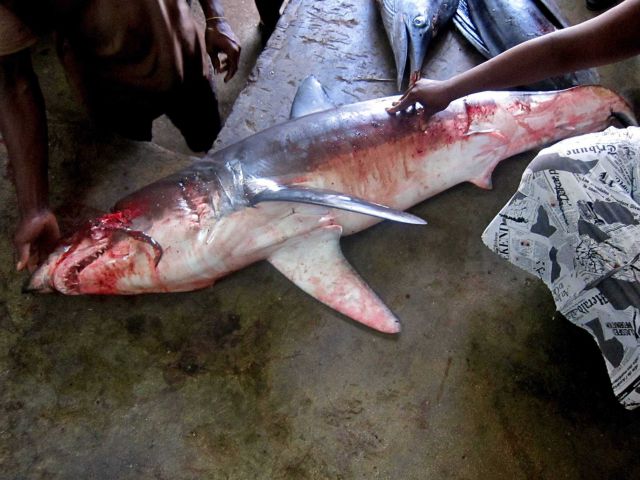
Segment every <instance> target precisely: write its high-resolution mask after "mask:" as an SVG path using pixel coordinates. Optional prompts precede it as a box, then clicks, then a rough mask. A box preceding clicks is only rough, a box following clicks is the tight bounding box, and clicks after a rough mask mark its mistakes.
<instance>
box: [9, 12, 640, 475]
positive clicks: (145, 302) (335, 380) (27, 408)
mask: <svg viewBox="0 0 640 480" xmlns="http://www.w3.org/2000/svg"><path fill="white" fill-rule="evenodd" d="M308 3H311V2H308ZM339 3H340V2H336V4H337V5H338V7H337V8H338V10H337V11H336V12H334V14H335V18H334V20H335V21H334V23H333V24H334V25H335V26H336V27H335V28H336V32H335V33H336V34H338V33H339V25H341V23H340V22H343V23H345V24H350V25H352V26H353V27H354V28H356V27H357V22H356V21H355V20H354V21H353V22H356V23H353V22H351V20H353V19H351V18H350V17H349V12H352V11H355V10H356V9H357V8H356V7H357V5H355V4H353V5H351V6H352V7H353V9H350V8H348V7H349V5H348V3H349V2H343V3H344V5H342V6H341V5H339ZM561 4H562V5H563V7H565V8H566V9H567V10H566V11H567V15H568V16H569V17H570V19H571V20H573V21H577V20H582V19H585V18H588V16H589V15H590V14H589V13H588V12H587V11H586V10H585V9H584V6H583V5H582V3H581V2H568V1H566V2H561ZM304 5H305V2H302V1H301V0H299V1H297V2H295V1H294V2H291V6H290V8H302V7H304ZM225 6H226V7H227V13H228V15H229V17H230V18H231V21H232V24H233V26H234V28H235V29H236V32H238V34H239V36H241V40H242V43H243V46H244V50H243V62H244V64H243V68H242V70H241V72H240V75H239V76H238V77H237V78H236V79H234V80H233V81H232V82H231V83H230V84H229V85H227V86H223V87H221V98H222V107H221V108H222V111H223V114H224V116H225V117H226V118H227V119H228V126H227V128H226V129H225V131H224V132H223V135H221V140H220V142H221V143H224V142H227V143H229V142H231V141H233V140H234V138H235V139H238V138H237V137H239V136H241V135H242V133H241V130H242V129H245V130H246V133H247V134H248V133H251V131H252V130H259V129H261V128H264V126H266V125H268V124H272V123H275V121H276V120H279V119H282V118H281V117H282V116H283V115H284V116H286V111H288V105H289V102H290V100H291V98H292V93H293V92H294V91H295V85H296V82H295V81H291V82H282V87H281V90H280V91H278V92H274V91H268V92H266V94H268V95H269V97H270V98H271V100H269V99H266V100H263V101H262V100H256V98H259V97H258V93H255V92H254V93H252V89H254V90H256V89H260V88H261V86H262V85H263V83H261V78H264V77H265V76H266V77H269V76H277V75H278V74H282V75H285V76H286V75H288V74H289V75H292V77H294V76H299V75H300V76H306V74H305V75H303V73H304V72H298V71H296V72H293V70H292V69H293V67H288V68H290V71H287V69H286V68H285V69H284V71H282V70H278V68H277V67H278V66H280V65H283V64H286V59H284V60H283V59H280V61H278V62H276V63H274V64H273V66H272V67H271V68H270V67H269V65H270V63H269V62H271V61H272V60H274V59H275V60H278V59H279V58H280V57H279V56H278V49H279V48H280V51H282V48H284V47H282V48H281V46H282V45H283V42H286V41H287V39H288V38H289V37H287V35H286V30H281V31H279V32H276V37H275V38H274V39H272V41H273V42H274V43H273V44H272V45H271V50H269V48H268V49H267V51H266V55H267V56H266V57H265V56H263V57H261V59H260V60H259V63H258V66H257V67H256V68H255V69H254V70H253V73H252V74H251V76H249V72H250V71H251V69H252V68H253V62H254V61H255V56H256V55H257V53H258V52H259V50H260V46H259V38H258V34H257V30H256V25H257V21H258V20H257V14H256V12H255V9H254V7H253V3H252V2H250V1H247V0H245V1H241V2H226V3H225ZM340 8H343V11H341V10H340ZM315 14H316V13H314V10H313V9H312V8H310V9H308V10H299V11H297V12H296V14H295V15H293V14H291V15H290V16H289V20H291V21H292V22H293V21H296V19H297V21H300V19H302V18H304V16H305V15H311V16H312V17H313V15H315ZM325 20H326V18H325ZM338 20H340V21H338ZM318 21H319V20H318ZM327 35H329V34H327ZM383 35H384V34H380V32H378V34H377V37H376V38H377V39H378V40H379V39H381V38H382V39H383V38H384V37H383ZM452 35H453V34H452ZM315 40H318V38H317V37H316V38H315ZM380 41H382V40H380ZM278 42H279V43H278ZM313 42H314V38H313V37H309V39H308V43H310V44H311V43H313ZM450 42H454V43H453V44H452V43H450ZM315 43H320V42H319V40H318V42H315ZM279 45H280V46H279ZM330 45H331V44H330V43H329V46H330ZM448 45H456V44H455V40H451V39H450V38H449V39H443V40H442V41H441V42H440V43H439V44H438V45H436V46H435V47H434V48H436V49H440V50H442V49H444V48H445V47H446V46H448ZM320 46H321V47H326V46H327V45H326V44H321V45H320ZM380 48H383V49H384V48H387V49H388V47H382V46H381V47H380ZM389 59H390V57H389ZM35 61H36V67H37V69H38V71H39V73H40V78H41V80H42V82H43V89H44V93H45V96H46V100H47V106H48V114H49V126H50V132H51V145H50V149H51V183H52V194H51V201H52V204H53V205H54V206H55V207H56V209H57V210H58V211H59V214H60V217H61V219H62V221H63V224H64V225H65V226H67V227H70V226H72V225H73V224H74V222H76V221H77V218H78V217H79V216H81V215H85V214H87V213H88V212H90V211H92V210H93V209H107V208H108V207H109V206H110V205H111V204H112V203H113V202H114V201H115V200H116V199H117V198H119V197H120V196H122V195H123V194H124V193H126V192H128V191H131V190H132V189H134V188H137V187H139V186H141V185H144V184H146V183H148V182H150V181H151V180H152V179H155V178H158V177H160V176H162V175H164V174H168V173H170V172H172V171H175V170H177V169H178V168H180V167H181V166H184V165H186V164H187V163H188V162H189V159H188V158H187V157H186V156H185V154H188V151H187V150H186V147H184V146H183V144H182V143H181V140H180V138H179V137H178V136H177V134H176V133H175V130H174V129H173V127H171V126H170V125H169V124H167V123H166V122H164V121H159V122H158V124H157V125H156V130H155V132H156V138H155V143H154V144H144V143H133V142H128V141H124V140H122V139H119V138H116V137H113V136H110V135H106V134H104V133H99V132H96V131H95V130H93V129H92V128H91V126H90V124H89V123H88V121H87V119H86V118H85V116H84V114H83V113H82V112H81V111H80V110H79V109H78V107H77V106H76V103H75V101H74V99H73V95H72V93H71V92H70V91H69V89H68V87H67V85H66V82H65V80H64V74H63V73H62V72H61V71H60V69H59V67H58V65H57V62H56V59H55V55H54V52H53V51H52V49H51V46H50V44H49V43H47V42H46V41H45V42H43V43H42V44H41V45H39V46H38V47H37V48H36V50H35ZM355 61H357V59H356V60H355ZM390 61H391V60H388V62H390ZM360 63H362V64H363V66H362V68H365V67H366V66H367V65H366V62H364V61H363V62H360ZM390 65H392V64H390ZM322 67H323V68H324V70H325V71H326V70H327V69H328V68H327V67H326V65H322ZM639 67H640V65H639V64H638V62H637V61H635V60H634V61H629V62H625V63H624V64H623V65H618V66H615V67H609V68H608V69H603V70H601V72H602V73H603V83H605V84H609V85H610V86H613V87H615V88H616V89H617V90H619V91H621V90H622V91H624V93H626V94H627V95H629V96H630V97H631V98H633V97H634V96H636V90H634V86H635V85H638V84H640V83H639V82H638V80H640V75H639V74H640V68H639ZM309 73H315V74H316V75H322V72H309ZM247 78H249V81H248V83H246V82H247ZM391 78H393V75H391ZM245 85H248V88H247V89H245V90H244V92H249V93H244V92H243V94H241V95H240V98H239V99H238V102H237V103H236V106H235V108H233V110H231V105H232V104H233V102H234V100H235V98H236V96H237V95H238V92H239V91H240V90H242V89H243V87H244V86H245ZM392 89H393V82H392V81H391V82H389V81H386V80H385V79H380V78H376V79H373V77H369V78H359V79H351V83H348V85H347V86H346V87H344V86H343V87H341V88H334V89H333V93H334V94H336V96H337V97H338V99H339V101H340V102H342V103H345V102H346V101H347V98H348V97H349V96H350V95H356V96H360V97H366V96H368V95H370V97H369V98H372V97H374V96H376V95H380V93H381V92H383V91H389V90H392ZM330 90H331V88H330ZM276 94H277V95H279V97H278V100H277V101H276V100H274V99H273V98H274V95H276ZM261 102H263V103H261ZM266 102H271V103H272V104H276V103H277V104H278V110H277V111H274V110H273V109H274V108H275V107H273V105H271V104H269V105H271V106H270V108H266V107H265V105H267V103H266ZM251 103H253V106H254V107H255V108H254V110H250V109H249V108H248V107H247V104H251ZM270 112H271V113H270ZM167 149H170V150H175V151H177V152H179V153H177V154H171V153H169V151H168V150H167ZM532 156H533V154H525V155H520V156H518V157H516V158H514V159H511V160H509V161H508V162H504V163H503V164H502V165H500V166H499V167H498V169H497V171H496V172H495V175H494V187H495V188H494V190H491V191H484V190H480V189H478V188H477V187H474V186H472V185H461V186H459V187H456V188H454V189H451V190H449V191H447V192H444V193H443V194H441V195H439V196H437V197H435V198H433V199H430V200H429V201H427V202H424V203H423V204H421V205H419V206H417V207H415V208H414V209H412V212H413V213H415V214H417V215H420V216H422V217H424V218H426V219H428V220H429V223H430V226H429V227H428V228H427V229H421V228H416V227H411V226H403V225H397V224H390V223H388V222H384V223H382V224H380V225H377V226H375V227H373V228H371V229H369V230H367V231H365V232H362V233H360V234H357V235H354V236H352V237H347V238H345V239H344V240H343V242H342V245H343V250H344V253H345V256H346V257H347V258H348V259H349V260H350V261H351V263H352V264H353V265H354V266H355V267H356V269H357V270H358V271H359V272H360V273H361V274H362V276H363V277H364V278H365V279H366V280H367V281H368V282H369V283H370V284H371V285H372V287H373V288H374V289H375V290H376V291H378V292H379V293H380V295H381V297H382V298H383V299H384V300H385V301H386V302H387V304H388V305H389V306H390V307H391V308H392V310H394V312H395V313H396V314H397V315H398V317H399V318H400V319H401V321H402V326H403V331H402V333H401V334H400V335H398V336H386V335H381V334H377V333H375V332H373V331H371V330H369V329H367V328H364V327H361V326H359V325H357V324H355V323H353V322H352V321H350V320H348V319H346V318H344V317H342V316H340V315H338V314H336V313H335V312H333V311H331V310H329V309H328V308H326V307H324V306H323V305H321V304H319V303H318V302H316V301H315V300H314V299H312V298H310V297H308V296H306V295H305V294H304V293H302V292H301V291H299V290H298V289H297V288H296V287H295V286H293V285H292V284H291V283H289V282H288V281H287V280H286V279H284V278H283V277H282V276H281V275H280V274H279V273H278V272H276V271H275V270H274V269H273V268H271V267H270V266H269V265H267V264H264V263H260V264H256V265H253V266H251V267H249V268H247V269H245V270H243V271H240V272H238V273H236V274H233V275H231V276H229V277H228V278H226V279H224V280H222V281H220V282H219V283H218V284H217V285H215V286H214V287H211V288H207V289H204V290H201V291H197V292H190V293H181V294H165V295H146V296H138V297H75V298H74V297H63V296H56V295H50V296H28V295H23V294H21V293H20V290H21V286H22V283H23V281H24V280H25V277H26V276H25V275H23V274H17V273H15V272H14V270H13V263H14V262H13V256H12V255H13V254H12V248H11V243H10V240H9V239H10V236H11V233H12V231H13V228H14V225H15V222H16V211H15V200H14V197H13V190H12V187H11V184H10V182H9V181H8V180H7V179H6V178H2V179H0V205H2V209H0V478H7V479H16V480H18V479H78V478H91V479H116V478H117V479H171V480H173V479H427V478H438V479H440V478H442V479H486V478H491V479H520V478H522V479H529V478H530V479H538V478H549V479H559V478H563V479H604V478H607V479H618V478H619V479H632V478H640V461H639V460H638V455H637V453H636V448H637V444H638V441H639V440H640V417H639V416H638V412H627V411H625V410H624V409H623V408H621V407H620V406H619V405H618V404H617V402H616V400H615V398H614V397H613V394H612V392H611V388H610V384H609V379H608V377H607V374H606V369H605V366H604V363H603V361H602V358H601V356H600V353H599V351H598V348H597V346H596V344H595V342H594V341H593V340H592V338H591V337H590V336H589V335H588V334H587V333H586V332H584V331H582V330H579V329H578V328H577V327H574V326H572V325H571V324H570V323H568V322H567V321H566V320H564V319H563V318H561V317H559V316H556V315H555V314H554V306H553V302H552V300H551V296H550V294H549V293H548V292H547V291H546V289H545V287H544V285H542V283H541V282H539V281H538V280H536V279H534V278H532V277H530V276H528V275H526V274H525V273H523V272H521V271H519V270H517V269H515V267H512V266H510V265H509V264H507V263H506V262H504V261H502V260H500V259H499V258H497V257H496V256H495V255H493V254H492V253H491V252H490V251H488V250H487V249H486V248H485V247H484V246H483V245H482V243H481V241H480V234H481V232H482V231H483V229H484V227H485V226H486V224H487V223H488V222H489V221H490V220H491V218H492V217H493V215H495V213H496V212H497V211H498V210H499V209H500V207H502V205H504V203H505V202H506V201H507V200H508V199H509V197H510V196H511V194H512V193H513V192H514V191H515V189H516V187H517V184H518V180H519V178H520V175H521V173H522V171H523V169H524V168H525V166H526V165H527V163H528V162H529V161H530V159H531V158H532ZM2 164H3V165H5V164H6V153H4V152H3V153H2Z"/></svg>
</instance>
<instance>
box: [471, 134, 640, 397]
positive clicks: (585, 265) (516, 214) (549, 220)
mask: <svg viewBox="0 0 640 480" xmlns="http://www.w3.org/2000/svg"><path fill="white" fill-rule="evenodd" d="M639 163H640V129H638V128H635V127H630V128H627V129H615V128H610V129H608V130H606V131H605V132H602V133H598V134H591V135H585V136H582V137H578V138H575V139H569V140H565V141H563V142H560V143H558V144H556V145H554V146H553V147H550V148H547V149H545V150H543V151H541V152H540V154H539V155H538V156H537V157H536V158H535V159H534V160H533V161H532V162H531V164H530V165H529V167H528V168H527V170H526V171H525V173H524V175H523V178H522V182H521V184H520V186H519V188H518V191H517V192H516V194H515V195H514V196H513V198H512V199H511V200H510V201H509V203H508V204H507V205H506V206H505V207H504V208H503V209H502V210H501V211H500V213H499V214H498V215H497V216H496V217H495V218H494V220H493V221H492V222H491V223H490V224H489V226H488V227H487V229H486V231H485V232H484V234H483V235H482V239H483V241H484V243H485V244H486V245H487V246H488V247H489V248H491V249H492V250H493V251H494V252H496V253H497V254H498V255H500V256H501V257H503V258H504V259H506V260H508V261H510V262H511V263H513V264H514V265H517V266H518V267H520V268H522V269H524V270H526V271H527V272H529V273H531V274H533V275H536V276H537V277H539V278H540V279H542V280H543V281H544V282H545V284H546V285H547V286H548V287H549V289H550V290H551V293H552V295H553V299H554V301H555V304H556V307H557V309H558V311H559V312H560V313H562V314H563V315H564V316H565V317H566V318H567V319H568V320H569V321H571V322H573V323H575V324H576V325H578V326H580V327H582V328H584V329H586V330H587V331H588V332H589V333H591V335H592V336H593V338H594V339H595V341H596V342H597V343H598V346H599V347H600V350H601V352H602V356H603V357H604V360H605V362H606V365H607V370H608V372H609V377H610V378H611V383H612V386H613V391H614V393H615V395H616V397H617V399H618V401H619V402H620V403H621V404H622V405H624V406H625V407H626V408H629V409H633V408H635V407H637V406H638V405H640V369H639V365H638V362H639V359H638V356H639V354H640V348H639V346H640V345H639V339H640V325H638V323H639V322H640V318H639V309H640V283H639V280H640V205H639V204H638V203H636V201H635V198H639V197H638V195H640V185H639V184H640V166H639V165H638V164H639Z"/></svg>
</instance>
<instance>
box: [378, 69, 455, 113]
mask: <svg viewBox="0 0 640 480" xmlns="http://www.w3.org/2000/svg"><path fill="white" fill-rule="evenodd" d="M452 100H453V98H452V95H451V94H450V92H449V90H448V89H447V86H446V83H445V82H443V81H440V80H428V79H426V78H421V79H420V80H417V81H416V82H414V83H412V84H411V85H409V88H408V89H407V90H406V91H405V92H404V94H403V95H402V96H401V97H400V99H398V101H396V102H393V103H392V104H391V107H389V108H387V112H389V113H391V114H395V113H398V112H400V111H403V110H407V109H408V108H410V107H413V108H414V109H415V108H416V104H417V103H419V104H420V105H422V108H423V112H424V115H426V116H427V117H430V116H431V115H433V114H434V113H438V112H439V111H440V110H444V109H445V108H447V105H449V103H451V101H452Z"/></svg>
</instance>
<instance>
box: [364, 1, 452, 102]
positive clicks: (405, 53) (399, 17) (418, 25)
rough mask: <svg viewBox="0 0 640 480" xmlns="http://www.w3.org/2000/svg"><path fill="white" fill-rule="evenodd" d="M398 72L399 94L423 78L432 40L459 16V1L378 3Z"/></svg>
mask: <svg viewBox="0 0 640 480" xmlns="http://www.w3.org/2000/svg"><path fill="white" fill-rule="evenodd" d="M376 1H377V4H378V8H379V10H380V16H381V17H382V24H383V25H384V28H385V30H386V32H387V36H388V37H389V43H390V44H391V49H392V50H393V55H394V58H395V62H396V69H397V84H398V90H401V89H402V86H403V85H404V84H405V83H404V79H405V72H406V70H407V59H408V60H409V65H408V67H409V83H410V84H411V83H414V82H415V81H417V80H418V78H420V73H421V70H422V64H423V62H424V59H425V56H426V54H427V50H428V48H429V44H430V43H431V40H432V39H433V38H434V37H435V36H436V35H437V34H438V32H439V31H440V29H441V28H442V27H443V26H444V25H446V24H447V23H448V22H449V21H450V20H451V19H452V18H453V15H454V13H455V12H456V8H457V6H458V0H376Z"/></svg>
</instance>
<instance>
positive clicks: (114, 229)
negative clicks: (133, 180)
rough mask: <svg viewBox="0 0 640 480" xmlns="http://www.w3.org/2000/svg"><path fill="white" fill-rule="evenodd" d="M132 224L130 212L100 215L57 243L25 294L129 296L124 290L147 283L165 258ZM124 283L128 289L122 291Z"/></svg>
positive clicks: (158, 246) (33, 277) (35, 273)
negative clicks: (142, 282) (143, 282)
mask: <svg viewBox="0 0 640 480" xmlns="http://www.w3.org/2000/svg"><path fill="white" fill-rule="evenodd" d="M134 224H135V220H134V219H133V218H132V217H131V213H130V212H129V211H120V212H116V213H111V214H107V215H103V216H102V217H99V218H97V219H95V220H92V221H91V222H89V223H87V224H86V225H85V226H84V227H83V228H81V229H80V230H78V231H77V232H76V233H75V234H74V235H72V236H71V237H69V238H67V239H65V240H63V241H62V242H61V243H60V244H59V245H58V247H57V248H56V250H55V251H54V252H53V253H52V254H51V255H50V256H49V257H48V258H47V260H46V262H45V263H44V264H42V265H41V266H40V267H39V268H38V269H37V270H36V271H35V272H34V274H33V275H32V277H31V279H30V281H29V284H28V285H27V287H26V291H30V292H43V293H44V292H51V291H57V292H60V293H63V294H65V295H76V294H104V293H110V294H118V293H132V292H130V291H126V290H130V289H131V284H132V283H135V279H136V278H140V279H147V280H145V281H146V282H148V279H149V278H152V277H153V273H154V272H155V270H156V266H157V265H158V263H159V262H160V259H161V258H162V255H163V250H162V247H161V246H160V244H159V243H158V242H156V241H155V240H154V239H153V238H152V237H151V236H149V235H147V234H145V233H144V232H143V231H141V230H137V229H136V228H135V227H134ZM123 280H124V281H123ZM122 285H127V287H126V289H125V288H123V287H122Z"/></svg>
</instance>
